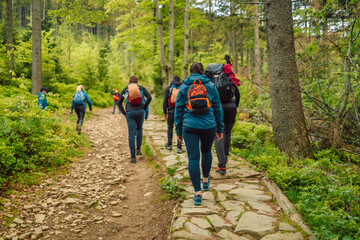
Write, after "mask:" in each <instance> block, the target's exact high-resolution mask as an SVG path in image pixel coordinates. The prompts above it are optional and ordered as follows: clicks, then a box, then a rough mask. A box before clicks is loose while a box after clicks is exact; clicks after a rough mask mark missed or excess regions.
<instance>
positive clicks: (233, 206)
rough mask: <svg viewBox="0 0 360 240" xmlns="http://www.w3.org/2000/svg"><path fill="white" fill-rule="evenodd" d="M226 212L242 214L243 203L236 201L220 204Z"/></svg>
mask: <svg viewBox="0 0 360 240" xmlns="http://www.w3.org/2000/svg"><path fill="white" fill-rule="evenodd" d="M220 204H221V206H223V208H225V210H226V211H235V212H244V211H245V209H244V203H242V202H238V201H233V200H229V201H225V202H221V203H220Z"/></svg>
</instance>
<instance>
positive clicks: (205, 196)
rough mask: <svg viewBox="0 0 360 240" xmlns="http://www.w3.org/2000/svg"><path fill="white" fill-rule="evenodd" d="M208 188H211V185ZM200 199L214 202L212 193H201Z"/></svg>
mask: <svg viewBox="0 0 360 240" xmlns="http://www.w3.org/2000/svg"><path fill="white" fill-rule="evenodd" d="M210 187H211V184H210ZM202 199H203V200H213V201H215V196H214V194H213V193H212V192H210V191H206V192H203V193H202Z"/></svg>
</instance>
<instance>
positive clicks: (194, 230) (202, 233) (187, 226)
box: [185, 222, 211, 237]
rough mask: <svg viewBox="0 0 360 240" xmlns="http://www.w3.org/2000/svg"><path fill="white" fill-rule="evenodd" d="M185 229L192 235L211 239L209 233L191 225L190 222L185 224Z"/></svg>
mask: <svg viewBox="0 0 360 240" xmlns="http://www.w3.org/2000/svg"><path fill="white" fill-rule="evenodd" d="M185 227H186V228H187V229H188V230H189V231H190V232H191V233H193V234H196V235H203V236H207V237H211V232H210V231H208V230H204V229H202V228H199V227H197V226H196V225H195V224H192V223H190V222H186V223H185Z"/></svg>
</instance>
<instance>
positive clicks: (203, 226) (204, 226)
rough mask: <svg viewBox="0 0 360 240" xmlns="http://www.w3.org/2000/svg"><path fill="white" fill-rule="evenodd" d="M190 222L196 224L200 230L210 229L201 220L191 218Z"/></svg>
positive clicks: (207, 223) (204, 221)
mask: <svg viewBox="0 0 360 240" xmlns="http://www.w3.org/2000/svg"><path fill="white" fill-rule="evenodd" d="M191 222H192V223H194V224H196V225H197V226H199V227H200V228H202V229H207V228H211V225H210V223H209V222H208V221H206V220H205V219H203V218H197V217H193V218H191Z"/></svg>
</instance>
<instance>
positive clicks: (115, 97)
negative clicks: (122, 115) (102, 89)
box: [113, 93, 119, 101]
mask: <svg viewBox="0 0 360 240" xmlns="http://www.w3.org/2000/svg"><path fill="white" fill-rule="evenodd" d="M113 99H114V101H118V100H119V94H118V93H115V94H114V95H113Z"/></svg>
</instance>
